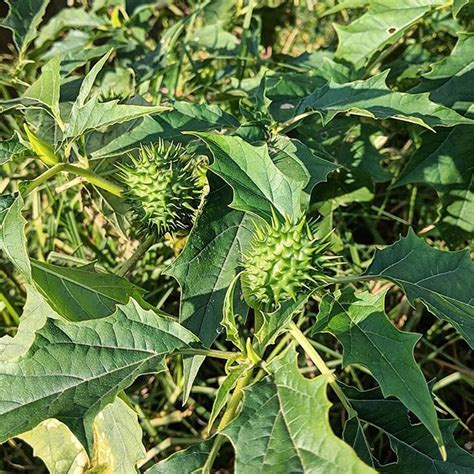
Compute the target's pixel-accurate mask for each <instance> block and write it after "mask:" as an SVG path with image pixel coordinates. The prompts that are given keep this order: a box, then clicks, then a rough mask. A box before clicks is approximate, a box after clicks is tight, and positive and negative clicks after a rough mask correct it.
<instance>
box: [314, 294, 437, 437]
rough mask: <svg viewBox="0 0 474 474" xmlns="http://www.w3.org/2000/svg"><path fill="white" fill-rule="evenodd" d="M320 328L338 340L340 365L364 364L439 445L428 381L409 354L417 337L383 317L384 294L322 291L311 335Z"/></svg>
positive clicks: (385, 393)
mask: <svg viewBox="0 0 474 474" xmlns="http://www.w3.org/2000/svg"><path fill="white" fill-rule="evenodd" d="M319 331H323V332H329V333H331V334H332V335H334V336H336V337H337V338H338V339H339V341H340V342H341V343H342V345H343V346H344V358H343V364H344V366H347V365H350V364H360V365H362V366H364V367H367V368H368V369H369V370H370V372H371V373H372V375H373V376H374V377H375V379H376V380H377V382H378V383H379V384H380V387H381V389H382V391H383V394H384V396H385V397H388V396H390V395H394V396H395V397H397V398H399V399H400V400H401V401H402V402H403V403H404V404H405V406H406V407H407V408H408V409H410V410H411V411H412V412H413V413H414V414H415V415H416V416H417V417H418V418H419V419H420V421H421V422H422V423H424V424H425V426H426V427H427V428H428V430H429V431H430V433H431V434H432V435H433V437H434V438H435V439H436V441H437V443H438V444H439V445H440V446H442V445H443V439H442V437H441V431H440V429H439V426H438V418H437V416H436V410H435V407H434V404H433V400H432V398H431V394H430V391H429V389H428V385H427V383H426V381H425V378H424V376H423V373H422V371H421V369H420V368H419V367H418V365H417V363H416V361H415V359H414V357H413V350H414V346H415V344H416V343H417V341H418V340H419V339H420V336H419V335H418V334H413V333H407V332H402V331H400V330H398V329H396V328H395V326H393V324H392V323H391V322H390V321H389V320H388V318H387V316H386V314H385V293H384V292H380V293H378V294H377V295H371V294H370V293H368V292H363V293H354V292H353V291H352V290H351V289H350V288H347V289H346V290H344V291H343V292H342V293H341V292H339V291H338V292H336V293H335V294H334V295H329V294H328V295H326V296H325V297H324V298H323V300H322V302H321V306H320V310H319V315H318V320H317V322H316V324H315V325H314V327H313V333H315V332H319Z"/></svg>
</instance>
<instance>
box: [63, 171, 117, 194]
mask: <svg viewBox="0 0 474 474" xmlns="http://www.w3.org/2000/svg"><path fill="white" fill-rule="evenodd" d="M64 166H65V171H68V172H69V173H73V174H75V175H77V176H82V177H83V178H86V180H87V181H88V182H89V183H91V184H93V185H94V186H97V187H98V188H101V189H104V190H105V191H107V192H109V193H110V194H113V195H114V196H117V197H122V196H123V190H122V188H121V186H119V185H118V184H115V183H112V182H111V181H109V180H107V179H105V178H102V176H99V175H97V174H95V173H93V172H92V171H90V170H87V169H85V168H81V167H80V166H75V165H70V164H67V163H66V164H65V165H64Z"/></svg>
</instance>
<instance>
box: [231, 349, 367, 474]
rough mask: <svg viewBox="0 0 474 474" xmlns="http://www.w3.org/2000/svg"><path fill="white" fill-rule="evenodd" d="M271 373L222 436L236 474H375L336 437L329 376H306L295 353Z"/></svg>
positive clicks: (289, 353) (252, 389) (274, 363)
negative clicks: (229, 447)
mask: <svg viewBox="0 0 474 474" xmlns="http://www.w3.org/2000/svg"><path fill="white" fill-rule="evenodd" d="M269 370H270V372H271V374H272V375H269V376H267V377H266V378H265V379H263V380H262V381H260V382H257V383H255V384H254V385H252V386H251V387H249V388H247V389H245V391H244V394H245V395H244V401H243V405H242V410H241V412H240V414H239V416H238V417H237V418H236V419H235V420H234V421H233V422H231V424H230V425H229V426H228V427H226V428H225V429H224V430H223V433H224V434H225V435H226V436H228V437H229V438H230V440H231V441H232V444H233V445H234V448H235V472H236V474H241V473H248V472H252V473H256V474H258V473H268V474H274V473H277V472H301V473H303V472H324V473H334V474H339V473H341V472H352V473H365V472H367V473H369V472H375V471H374V470H373V469H372V468H370V467H369V466H367V465H366V464H364V463H363V462H362V461H361V460H360V459H358V458H357V456H356V454H355V452H354V450H353V449H352V448H351V447H350V446H349V445H347V444H346V443H344V442H343V441H342V440H341V439H339V438H338V437H337V436H336V435H335V434H334V433H333V432H332V430H331V427H330V425H329V420H328V414H329V407H330V403H329V401H328V399H327V395H326V390H327V383H328V380H327V378H326V377H325V376H323V375H320V376H319V377H316V378H314V379H312V380H307V379H305V378H304V377H303V376H301V374H300V373H299V372H298V367H297V365H296V352H295V350H294V348H291V349H290V350H289V351H286V352H285V354H284V355H283V356H280V357H278V358H276V359H274V360H273V361H272V362H271V364H270V367H269Z"/></svg>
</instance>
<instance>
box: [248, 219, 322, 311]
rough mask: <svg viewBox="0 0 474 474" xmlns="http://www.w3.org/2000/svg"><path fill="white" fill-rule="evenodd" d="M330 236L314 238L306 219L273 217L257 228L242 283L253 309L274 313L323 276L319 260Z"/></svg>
mask: <svg viewBox="0 0 474 474" xmlns="http://www.w3.org/2000/svg"><path fill="white" fill-rule="evenodd" d="M328 237H329V236H327V237H325V238H323V239H317V238H315V237H314V234H313V231H312V230H311V226H310V225H308V223H307V221H306V218H305V217H304V216H303V217H301V218H300V219H299V220H298V221H297V222H293V221H292V220H290V219H285V220H280V219H278V218H277V217H276V216H274V217H273V219H272V223H271V224H268V223H265V224H263V225H262V226H256V228H255V232H254V237H253V240H252V242H251V244H250V248H249V250H248V251H247V253H246V255H245V256H244V262H243V263H244V270H245V271H244V273H243V277H242V283H243V285H244V293H245V294H246V297H247V299H248V300H249V302H250V303H251V304H252V305H253V306H257V307H259V308H261V309H262V310H264V311H272V310H273V309H275V308H276V307H277V306H278V305H279V304H280V303H281V302H283V301H286V300H288V299H290V298H292V299H295V298H296V296H297V295H298V294H299V293H300V292H301V291H302V290H303V289H304V288H307V287H309V286H310V285H311V283H313V282H314V281H315V280H316V279H317V278H318V275H321V274H322V271H321V266H320V264H319V258H320V256H321V255H322V253H323V252H324V251H325V250H326V249H327V247H328V246H329V245H330V242H329V238H328Z"/></svg>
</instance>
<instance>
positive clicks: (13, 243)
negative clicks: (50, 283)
mask: <svg viewBox="0 0 474 474" xmlns="http://www.w3.org/2000/svg"><path fill="white" fill-rule="evenodd" d="M22 210H23V198H22V197H21V196H18V197H17V198H16V199H15V201H14V202H13V203H12V204H11V206H10V207H9V208H7V209H4V210H3V211H1V212H0V249H1V250H2V251H3V252H4V254H5V256H6V257H7V258H8V259H9V260H10V261H11V262H12V263H13V264H14V265H15V267H16V268H17V269H18V270H19V271H20V272H21V273H22V274H23V276H24V277H25V278H26V280H27V281H30V280H31V265H30V260H29V258H28V250H27V248H26V237H25V226H26V220H25V218H24V217H23V215H22V213H21V212H22Z"/></svg>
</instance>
